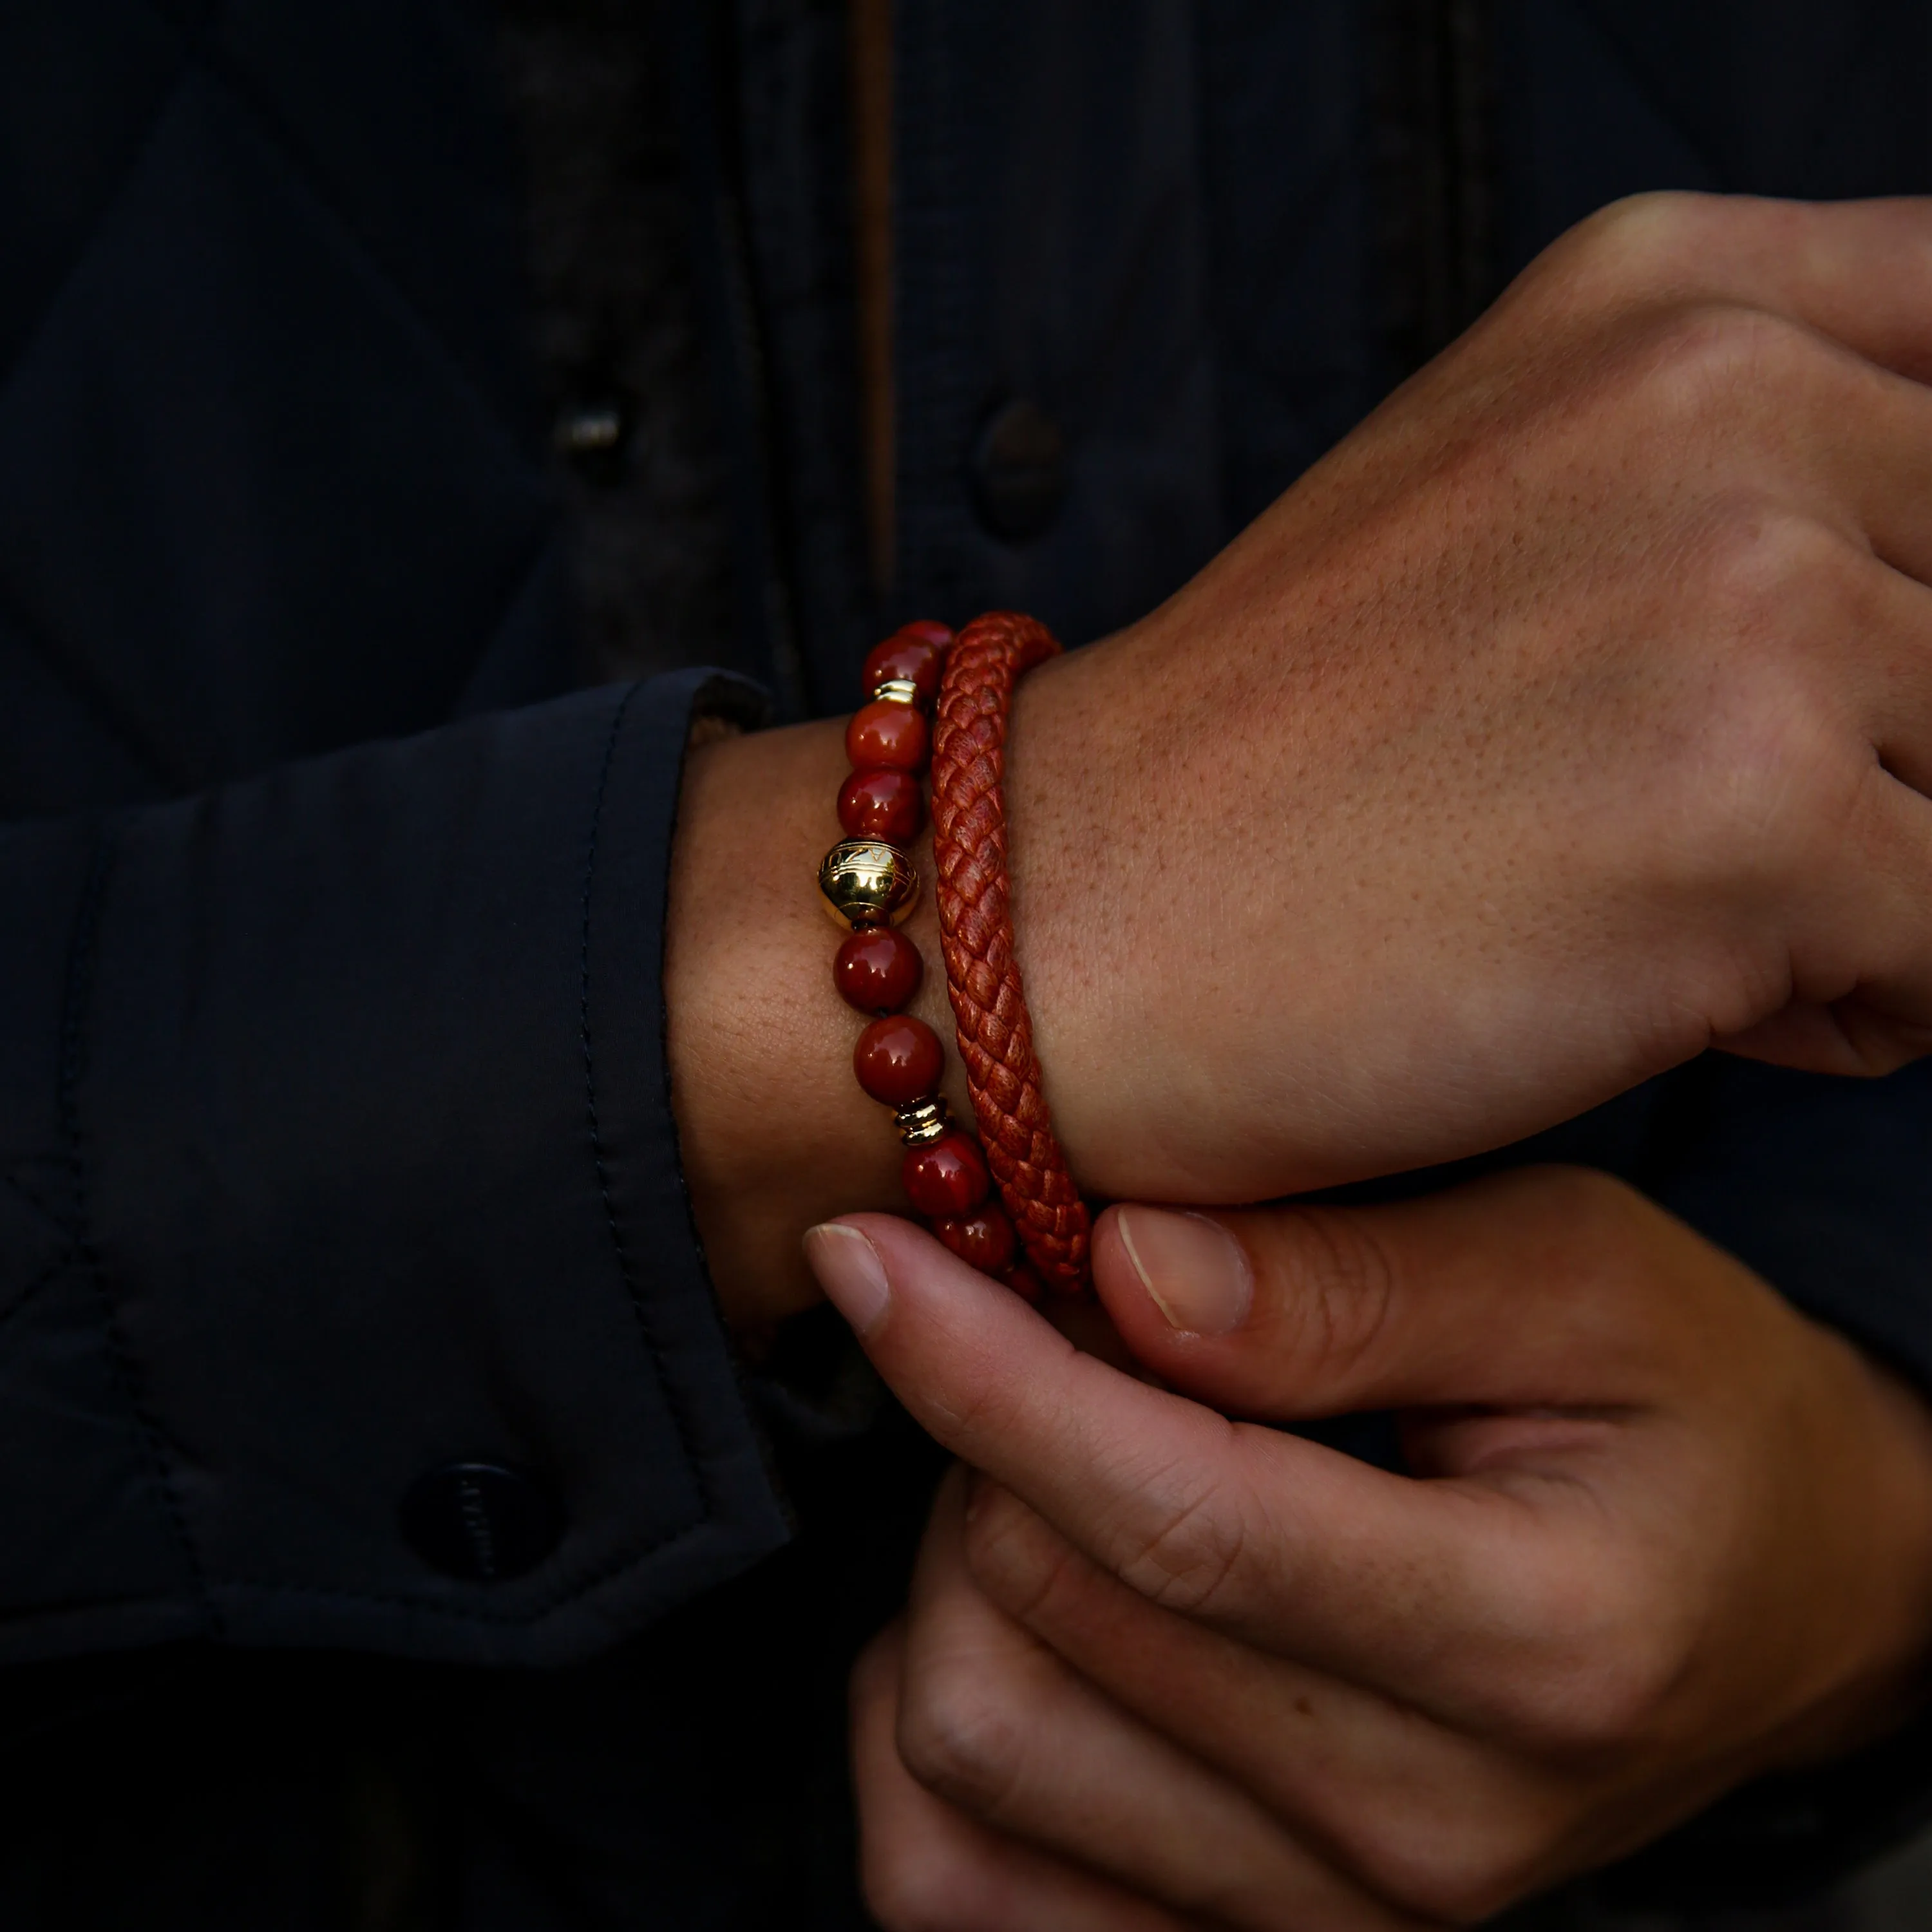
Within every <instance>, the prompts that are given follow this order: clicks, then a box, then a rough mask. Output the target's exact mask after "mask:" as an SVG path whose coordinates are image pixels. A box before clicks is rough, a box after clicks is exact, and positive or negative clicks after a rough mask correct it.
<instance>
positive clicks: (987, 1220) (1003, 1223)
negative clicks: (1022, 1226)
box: [932, 1201, 1019, 1274]
mask: <svg viewBox="0 0 1932 1932" xmlns="http://www.w3.org/2000/svg"><path fill="white" fill-rule="evenodd" d="M932 1232H934V1233H935V1235H938V1237H939V1238H940V1239H941V1241H944V1243H945V1244H946V1245H947V1247H949V1248H950V1249H951V1250H953V1253H955V1254H956V1255H957V1256H959V1259H961V1260H962V1262H965V1264H966V1265H968V1267H969V1268H977V1269H978V1270H979V1271H980V1273H981V1274H999V1273H1000V1271H1001V1270H1002V1269H1003V1268H1006V1267H1007V1265H1008V1264H1009V1263H1010V1262H1011V1261H1012V1260H1013V1256H1014V1253H1015V1251H1016V1250H1017V1249H1018V1248H1019V1236H1018V1235H1016V1234H1015V1233H1014V1232H1013V1223H1012V1222H1010V1221H1009V1220H1007V1211H1006V1210H1005V1209H1004V1208H1002V1207H1001V1206H1000V1205H999V1204H998V1202H993V1201H989V1202H987V1204H986V1206H985V1207H983V1208H981V1209H980V1211H979V1212H978V1213H977V1214H966V1215H962V1216H961V1217H959V1219H957V1220H946V1221H935V1223H933V1224H932Z"/></svg>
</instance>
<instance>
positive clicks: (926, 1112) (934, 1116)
mask: <svg viewBox="0 0 1932 1932" xmlns="http://www.w3.org/2000/svg"><path fill="white" fill-rule="evenodd" d="M892 1124H893V1126H894V1127H897V1128H898V1130H899V1138H900V1139H901V1140H902V1141H904V1142H905V1144H906V1145H907V1147H909V1148H922V1147H930V1146H932V1144H933V1142H935V1141H936V1140H941V1139H944V1137H945V1136H946V1134H947V1133H948V1131H949V1130H950V1129H951V1127H952V1125H953V1117H952V1115H950V1114H949V1113H948V1112H947V1110H946V1102H945V1099H944V1097H943V1096H942V1095H940V1094H934V1095H933V1097H932V1099H931V1100H912V1101H908V1102H907V1104H906V1105H905V1106H903V1107H901V1108H899V1109H898V1110H897V1111H896V1112H895V1113H894V1114H893V1115H892Z"/></svg>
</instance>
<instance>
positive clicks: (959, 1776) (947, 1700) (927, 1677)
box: [898, 1656, 1027, 1814]
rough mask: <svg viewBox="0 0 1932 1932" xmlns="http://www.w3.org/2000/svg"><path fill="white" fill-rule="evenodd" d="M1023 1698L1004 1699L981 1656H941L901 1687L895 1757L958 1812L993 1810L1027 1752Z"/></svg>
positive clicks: (1010, 1786)
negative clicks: (955, 1807)
mask: <svg viewBox="0 0 1932 1932" xmlns="http://www.w3.org/2000/svg"><path fill="white" fill-rule="evenodd" d="M1026 1723H1027V1719H1026V1715H1025V1700H1023V1699H1016V1698H1013V1697H1008V1696H1007V1694H1006V1690H1005V1687H1004V1685H1003V1683H1001V1682H1000V1681H999V1680H998V1679H996V1678H995V1676H994V1674H993V1673H992V1670H990V1669H989V1667H987V1664H986V1660H984V1659H983V1658H976V1657H970V1656H959V1657H953V1658H944V1659H941V1660H939V1661H935V1662H934V1663H932V1664H929V1666H928V1667H926V1669H925V1670H922V1671H921V1672H919V1673H918V1674H917V1676H916V1678H915V1679H913V1681H912V1682H910V1683H909V1684H908V1685H907V1688H906V1695H905V1700H904V1703H903V1705H902V1706H901V1709H900V1712H899V1723H898V1749H899V1758H900V1761H901V1763H903V1764H904V1766H905V1768H906V1769H907V1770H908V1771H909V1772H911V1773H912V1775H913V1777H914V1778H916V1779H917V1780H918V1781H919V1783H920V1784H922V1785H924V1786H925V1787H926V1789H927V1790H929V1791H931V1792H933V1793H936V1794H937V1795H938V1796H940V1797H941V1798H944V1799H947V1800H949V1801H950V1802H952V1803H953V1804H956V1805H959V1806H961V1807H962V1808H964V1809H965V1810H967V1811H973V1812H976V1813H979V1814H990V1813H993V1812H996V1811H998V1810H999V1809H1000V1808H1001V1806H1002V1805H1003V1804H1004V1802H1005V1801H1006V1799H1007V1798H1008V1796H1010V1794H1011V1793H1012V1791H1013V1787H1014V1786H1015V1784H1016V1783H1017V1782H1018V1781H1019V1774H1020V1768H1021V1766H1022V1763H1023V1762H1024V1760H1025V1752H1026V1745H1025V1736H1026Z"/></svg>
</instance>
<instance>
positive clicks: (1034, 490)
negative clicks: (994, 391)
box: [973, 397, 1067, 544]
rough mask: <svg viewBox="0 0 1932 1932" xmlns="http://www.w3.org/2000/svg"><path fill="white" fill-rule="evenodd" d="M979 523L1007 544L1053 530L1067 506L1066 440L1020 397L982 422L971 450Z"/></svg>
mask: <svg viewBox="0 0 1932 1932" xmlns="http://www.w3.org/2000/svg"><path fill="white" fill-rule="evenodd" d="M973 498H974V502H975V503H976V504H977V505H978V507H979V511H980V521H981V522H982V523H984V524H985V525H986V527H987V529H989V530H991V531H992V533H993V534H994V535H995V536H996V537H1004V538H1005V539H1006V540H1007V542H1008V543H1016V544H1017V543H1031V542H1032V541H1034V538H1037V537H1043V536H1045V535H1046V533H1047V532H1048V531H1049V530H1050V529H1052V527H1053V526H1054V523H1055V521H1056V520H1058V517H1059V515H1060V506H1061V505H1062V504H1063V503H1064V502H1066V500H1067V439H1066V437H1064V436H1063V435H1062V434H1061V429H1060V425H1059V424H1058V423H1057V422H1055V421H1054V419H1052V417H1051V416H1049V415H1048V414H1047V413H1046V411H1045V410H1043V409H1042V408H1041V407H1040V405H1039V404H1037V403H1030V402H1028V401H1027V400H1026V399H1025V397H1020V398H1017V399H1016V400H1015V401H1013V402H1010V403H1006V404H1002V405H1001V407H999V408H998V409H997V410H995V411H994V412H993V413H992V415H991V416H989V417H988V418H987V419H986V427H985V428H983V430H981V431H980V440H978V442H977V443H974V446H973Z"/></svg>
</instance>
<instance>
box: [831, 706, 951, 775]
mask: <svg viewBox="0 0 1932 1932" xmlns="http://www.w3.org/2000/svg"><path fill="white" fill-rule="evenodd" d="M930 743H931V739H930V734H929V733H928V731H927V730H926V713H925V712H922V710H920V709H919V707H918V706H917V705H916V704H895V703H893V701H892V700H891V699H890V698H889V697H884V698H874V700H873V701H872V702H871V703H870V704H862V705H860V706H859V708H858V709H857V710H856V711H855V712H853V714H852V721H851V723H850V724H848V725H847V726H846V727H845V755H846V756H847V757H849V758H850V760H852V765H853V769H854V770H855V771H865V770H866V769H868V767H870V766H874V765H890V766H893V767H894V768H895V769H897V770H899V771H902V772H916V771H920V770H922V769H924V767H925V765H926V752H927V751H928V749H929V746H930Z"/></svg>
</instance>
